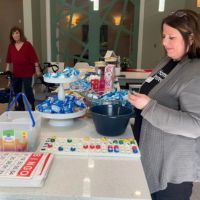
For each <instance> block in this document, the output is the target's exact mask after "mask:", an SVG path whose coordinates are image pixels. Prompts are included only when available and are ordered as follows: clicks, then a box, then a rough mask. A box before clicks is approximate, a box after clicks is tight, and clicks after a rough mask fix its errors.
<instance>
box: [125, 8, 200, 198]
mask: <svg viewBox="0 0 200 200" xmlns="http://www.w3.org/2000/svg"><path fill="white" fill-rule="evenodd" d="M199 23H200V19H199V16H198V14H197V13H195V12H194V11H192V10H178V11H176V12H174V13H171V14H170V15H169V16H167V17H166V18H164V19H163V21H162V24H161V34H162V45H163V47H164V49H165V51H166V55H167V56H166V58H165V59H164V60H163V61H162V62H161V63H160V64H159V65H158V66H157V67H156V68H155V69H154V70H153V72H152V73H151V75H150V76H149V77H148V78H147V79H146V81H145V82H144V83H143V85H142V87H141V89H140V93H136V92H133V94H129V95H128V100H129V102H130V103H131V104H132V105H133V106H134V107H135V108H136V113H137V115H136V119H135V127H134V134H135V137H136V138H137V140H138V141H139V145H140V150H141V155H142V156H141V159H142V164H143V167H144V171H145V174H146V177H147V181H148V185H149V188H150V192H151V193H152V199H153V200H189V199H190V196H191V193H192V186H193V182H194V181H200V167H199V166H200V59H199V58H200V24H199Z"/></svg>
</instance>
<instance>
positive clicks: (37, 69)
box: [35, 67, 41, 76]
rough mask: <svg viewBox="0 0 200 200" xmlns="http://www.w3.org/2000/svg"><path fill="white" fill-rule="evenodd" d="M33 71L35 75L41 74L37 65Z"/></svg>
mask: <svg viewBox="0 0 200 200" xmlns="http://www.w3.org/2000/svg"><path fill="white" fill-rule="evenodd" d="M35 73H36V75H37V76H40V75H41V71H40V68H39V67H36V68H35Z"/></svg>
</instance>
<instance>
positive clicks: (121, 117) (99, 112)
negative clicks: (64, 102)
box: [90, 105, 134, 136]
mask: <svg viewBox="0 0 200 200" xmlns="http://www.w3.org/2000/svg"><path fill="white" fill-rule="evenodd" d="M90 110H91V114H92V118H93V121H94V124H95V128H96V131H97V132H98V133H99V134H101V135H104V136H118V135H121V134H123V133H124V132H125V130H126V127H127V125H128V122H129V119H130V118H131V117H133V116H134V111H133V110H132V109H131V108H128V107H125V106H121V105H99V106H94V107H91V109H90Z"/></svg>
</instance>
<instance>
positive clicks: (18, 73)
mask: <svg viewBox="0 0 200 200" xmlns="http://www.w3.org/2000/svg"><path fill="white" fill-rule="evenodd" d="M6 62H7V63H10V64H13V74H14V76H15V77H18V78H25V77H32V75H33V74H34V73H35V66H34V63H37V62H38V57H37V55H36V52H35V50H34V48H33V46H32V45H31V43H30V42H28V41H25V42H24V44H23V45H22V47H21V48H20V49H19V50H17V49H16V47H15V44H9V46H8V52H7V57H6Z"/></svg>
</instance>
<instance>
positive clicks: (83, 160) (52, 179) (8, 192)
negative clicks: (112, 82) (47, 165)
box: [0, 118, 151, 200]
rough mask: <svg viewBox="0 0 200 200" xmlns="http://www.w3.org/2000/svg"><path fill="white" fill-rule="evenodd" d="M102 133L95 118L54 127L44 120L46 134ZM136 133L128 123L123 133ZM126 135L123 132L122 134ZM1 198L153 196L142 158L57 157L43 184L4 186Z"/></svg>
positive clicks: (146, 199)
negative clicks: (97, 131)
mask: <svg viewBox="0 0 200 200" xmlns="http://www.w3.org/2000/svg"><path fill="white" fill-rule="evenodd" d="M52 135H57V136H66V137H68V136H69V137H84V136H89V137H101V136H100V135H99V134H97V133H96V131H95V128H94V125H93V123H92V121H91V119H86V118H81V119H76V120H75V123H74V125H73V126H71V127H67V128H66V127H51V126H49V125H48V123H47V120H44V119H43V121H42V135H41V137H42V138H43V137H46V136H52ZM130 136H131V137H132V130H131V127H130V126H128V128H127V130H126V132H125V134H123V137H130ZM121 137H122V136H121ZM0 199H1V200H24V199H26V200H27V199H28V200H47V199H48V200H68V199H69V200H77V199H78V200H79V199H80V200H82V199H84V200H85V199H91V200H100V199H101V200H103V199H105V200H111V199H112V200H114V199H115V200H136V199H137V200H139V199H140V200H150V199H151V197H150V194H149V189H148V186H147V183H146V179H145V175H144V172H143V168H142V165H141V161H140V159H130V158H120V159H119V158H108V157H106V158H100V157H99V158H92V157H84V156H58V155H56V156H55V157H54V160H53V163H52V166H51V169H50V171H49V174H48V177H47V180H46V182H45V185H44V186H43V187H42V188H16V187H15V188H3V187H0Z"/></svg>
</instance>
